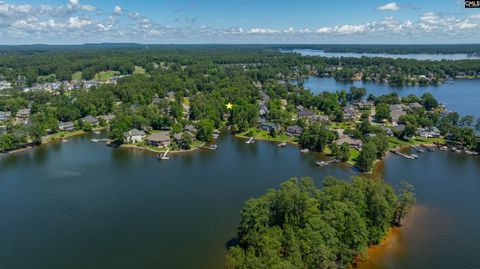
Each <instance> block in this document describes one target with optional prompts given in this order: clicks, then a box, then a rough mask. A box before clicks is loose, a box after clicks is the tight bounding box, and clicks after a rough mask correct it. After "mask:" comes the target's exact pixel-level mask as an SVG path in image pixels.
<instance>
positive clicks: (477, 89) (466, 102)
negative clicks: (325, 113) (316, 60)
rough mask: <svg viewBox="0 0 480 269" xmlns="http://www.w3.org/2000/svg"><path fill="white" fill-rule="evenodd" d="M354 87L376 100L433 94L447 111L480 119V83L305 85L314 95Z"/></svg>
mask: <svg viewBox="0 0 480 269" xmlns="http://www.w3.org/2000/svg"><path fill="white" fill-rule="evenodd" d="M351 86H356V87H364V88H366V89H367V91H368V93H367V94H370V93H372V94H373V95H375V96H378V95H383V94H388V93H391V92H396V93H397V94H398V95H399V96H406V95H409V94H414V95H417V96H421V95H422V94H424V93H426V92H429V93H432V94H433V96H435V98H437V100H438V101H439V102H441V103H443V104H444V105H446V106H447V109H449V110H452V111H456V112H458V113H460V114H462V115H466V114H471V115H474V116H477V117H479V116H480V109H479V108H480V80H477V79H475V80H455V81H454V83H453V84H441V85H429V86H410V87H409V86H393V85H389V84H386V83H376V82H364V81H337V80H335V79H334V78H331V77H309V78H308V79H306V80H305V81H304V87H305V88H308V89H310V90H311V91H312V92H314V93H320V92H323V91H331V92H335V91H337V90H346V91H348V90H349V89H350V87H351Z"/></svg>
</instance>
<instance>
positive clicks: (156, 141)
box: [145, 131, 172, 147]
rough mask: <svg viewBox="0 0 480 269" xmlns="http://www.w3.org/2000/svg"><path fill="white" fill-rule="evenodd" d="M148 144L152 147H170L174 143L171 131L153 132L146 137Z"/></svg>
mask: <svg viewBox="0 0 480 269" xmlns="http://www.w3.org/2000/svg"><path fill="white" fill-rule="evenodd" d="M145 140H146V141H147V143H148V145H150V146H152V147H168V146H170V144H171V143H172V140H171V139H170V132H166V131H165V132H159V133H153V134H151V135H149V136H147V138H145Z"/></svg>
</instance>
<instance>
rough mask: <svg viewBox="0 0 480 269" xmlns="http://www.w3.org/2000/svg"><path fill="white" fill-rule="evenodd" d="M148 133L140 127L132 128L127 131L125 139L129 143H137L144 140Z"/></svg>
mask: <svg viewBox="0 0 480 269" xmlns="http://www.w3.org/2000/svg"><path fill="white" fill-rule="evenodd" d="M146 135H147V134H146V133H145V132H144V131H140V130H138V129H131V130H130V131H128V132H125V134H124V136H125V141H127V143H132V144H133V143H137V142H141V141H143V139H144V138H145V136H146Z"/></svg>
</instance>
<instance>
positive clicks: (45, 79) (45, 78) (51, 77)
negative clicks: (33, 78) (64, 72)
mask: <svg viewBox="0 0 480 269" xmlns="http://www.w3.org/2000/svg"><path fill="white" fill-rule="evenodd" d="M55 80H57V75H55V74H50V75H48V76H38V77H37V82H39V83H41V82H53V81H55Z"/></svg>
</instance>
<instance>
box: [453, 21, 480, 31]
mask: <svg viewBox="0 0 480 269" xmlns="http://www.w3.org/2000/svg"><path fill="white" fill-rule="evenodd" d="M457 25H458V28H460V29H473V28H475V27H477V24H476V23H471V22H469V21H468V20H465V21H462V22H459V23H458V24H457Z"/></svg>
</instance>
